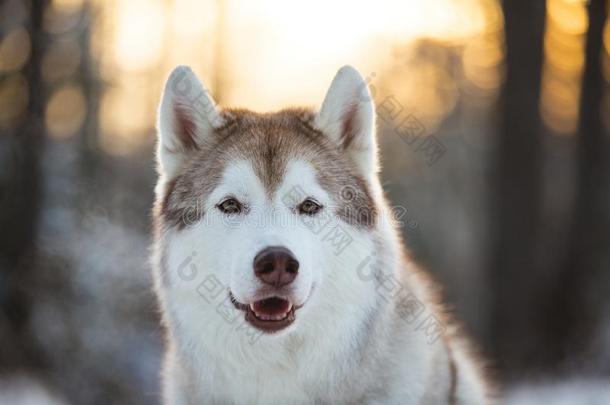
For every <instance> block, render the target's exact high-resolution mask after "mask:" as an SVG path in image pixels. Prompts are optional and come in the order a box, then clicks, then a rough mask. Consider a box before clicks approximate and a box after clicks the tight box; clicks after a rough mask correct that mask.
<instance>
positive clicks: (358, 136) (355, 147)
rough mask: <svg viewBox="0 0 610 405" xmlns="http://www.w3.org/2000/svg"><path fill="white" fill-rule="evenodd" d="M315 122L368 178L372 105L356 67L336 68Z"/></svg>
mask: <svg viewBox="0 0 610 405" xmlns="http://www.w3.org/2000/svg"><path fill="white" fill-rule="evenodd" d="M315 126H316V127H317V128H318V129H319V130H320V131H322V132H323V133H325V134H326V135H327V136H329V137H330V138H331V139H332V140H333V141H334V142H336V143H337V145H339V147H341V148H343V149H344V150H345V151H346V152H347V153H348V154H349V156H350V157H351V158H352V160H353V161H354V162H355V163H356V165H357V166H358V168H359V169H360V171H361V174H362V175H364V176H365V177H367V178H369V177H372V176H374V175H375V174H376V172H377V140H376V138H375V105H374V103H373V98H372V96H371V93H370V91H369V88H368V86H367V84H366V82H365V81H364V80H363V79H362V76H360V73H358V71H357V70H356V69H354V68H353V67H351V66H344V67H342V68H341V69H339V71H338V72H337V74H336V76H335V78H334V79H333V82H332V83H331V85H330V89H328V92H327V93H326V97H325V98H324V102H323V103H322V107H321V108H320V111H319V112H318V114H317V115H316V118H315Z"/></svg>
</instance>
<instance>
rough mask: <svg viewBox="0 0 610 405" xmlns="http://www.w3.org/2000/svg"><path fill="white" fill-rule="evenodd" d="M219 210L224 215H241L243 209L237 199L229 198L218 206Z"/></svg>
mask: <svg viewBox="0 0 610 405" xmlns="http://www.w3.org/2000/svg"><path fill="white" fill-rule="evenodd" d="M217 207H218V209H219V210H220V211H222V212H223V213H224V214H239V213H240V212H241V211H242V209H243V207H242V205H241V204H240V203H239V201H237V200H236V199H235V198H227V199H226V200H224V201H223V202H221V203H220V204H218V205H217Z"/></svg>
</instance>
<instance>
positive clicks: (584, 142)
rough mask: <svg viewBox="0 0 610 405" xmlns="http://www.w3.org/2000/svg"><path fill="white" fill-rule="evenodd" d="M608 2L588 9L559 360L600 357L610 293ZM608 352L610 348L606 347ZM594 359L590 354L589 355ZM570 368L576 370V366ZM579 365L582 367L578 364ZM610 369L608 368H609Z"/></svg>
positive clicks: (560, 288)
mask: <svg viewBox="0 0 610 405" xmlns="http://www.w3.org/2000/svg"><path fill="white" fill-rule="evenodd" d="M605 3H606V1H605V0H592V1H591V2H590V3H589V5H588V11H589V30H588V32H587V43H586V51H585V52H586V54H585V71H584V77H583V82H582V93H581V103H580V121H579V130H578V138H577V145H576V148H577V149H576V158H577V176H576V181H577V184H576V196H575V203H574V208H573V216H572V218H571V221H572V222H571V224H570V226H571V228H570V232H569V245H568V250H567V254H566V259H565V266H564V267H563V268H562V269H559V270H561V274H560V275H559V281H558V283H557V287H556V289H555V291H554V295H553V296H552V299H551V304H552V305H551V306H550V307H549V310H550V311H551V313H549V314H547V315H548V318H549V319H550V320H552V321H553V322H552V323H551V324H550V328H549V330H548V332H549V335H550V337H553V338H554V341H555V342H557V343H556V346H557V347H556V348H555V349H556V351H557V356H558V359H559V360H564V361H565V360H570V357H571V358H572V359H573V358H574V357H575V356H583V355H584V356H585V357H583V358H582V360H583V361H588V363H589V364H591V360H593V361H594V360H595V358H596V357H597V358H599V354H596V353H587V351H588V350H595V348H594V346H595V344H594V340H595V337H596V336H597V335H601V330H600V329H599V328H600V327H601V326H602V323H603V322H604V308H603V307H604V303H606V304H607V302H608V295H610V206H609V205H608V202H609V201H610V187H609V180H608V176H609V175H610V136H609V134H608V132H607V130H606V129H604V126H603V123H602V116H601V114H608V111H602V110H601V108H602V107H601V106H602V96H603V90H604V79H603V76H602V70H601V56H602V52H603V30H604V23H605V21H606V14H607V10H606V6H605ZM606 350H607V349H606ZM587 355H589V356H590V357H589V356H587ZM571 366H572V367H573V366H575V364H574V363H572V364H571ZM576 366H578V365H576ZM606 367H607V366H606Z"/></svg>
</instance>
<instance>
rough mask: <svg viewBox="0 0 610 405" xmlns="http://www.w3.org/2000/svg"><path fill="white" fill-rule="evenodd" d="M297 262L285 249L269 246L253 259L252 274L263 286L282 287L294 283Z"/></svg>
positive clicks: (297, 270)
mask: <svg viewBox="0 0 610 405" xmlns="http://www.w3.org/2000/svg"><path fill="white" fill-rule="evenodd" d="M298 272H299V262H298V261H297V259H296V258H295V257H294V255H293V254H292V252H291V251H290V250H288V249H286V248H285V247H281V246H271V247H268V248H265V249H263V250H261V251H260V252H258V254H257V255H256V257H255V258H254V274H256V276H257V277H258V278H259V279H260V280H261V281H262V282H263V283H265V284H269V285H272V286H274V287H283V286H285V285H288V284H290V283H292V282H293V281H294V279H295V278H296V276H297V273H298Z"/></svg>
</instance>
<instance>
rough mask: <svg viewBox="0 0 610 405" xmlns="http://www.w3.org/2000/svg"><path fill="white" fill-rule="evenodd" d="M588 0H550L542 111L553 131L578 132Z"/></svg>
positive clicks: (557, 132)
mask: <svg viewBox="0 0 610 405" xmlns="http://www.w3.org/2000/svg"><path fill="white" fill-rule="evenodd" d="M585 7H586V1H585V0H548V1H547V18H546V31H545V34H544V66H543V70H542V85H541V86H542V87H541V96H540V113H541V116H542V120H543V122H544V124H545V125H546V126H547V127H548V128H549V129H550V130H551V131H553V132H554V133H556V134H560V135H569V134H574V133H575V132H576V128H577V125H578V111H579V102H580V92H581V85H580V83H581V77H582V73H583V69H584V48H585V33H586V30H587V27H588V19H587V11H586V8H585Z"/></svg>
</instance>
